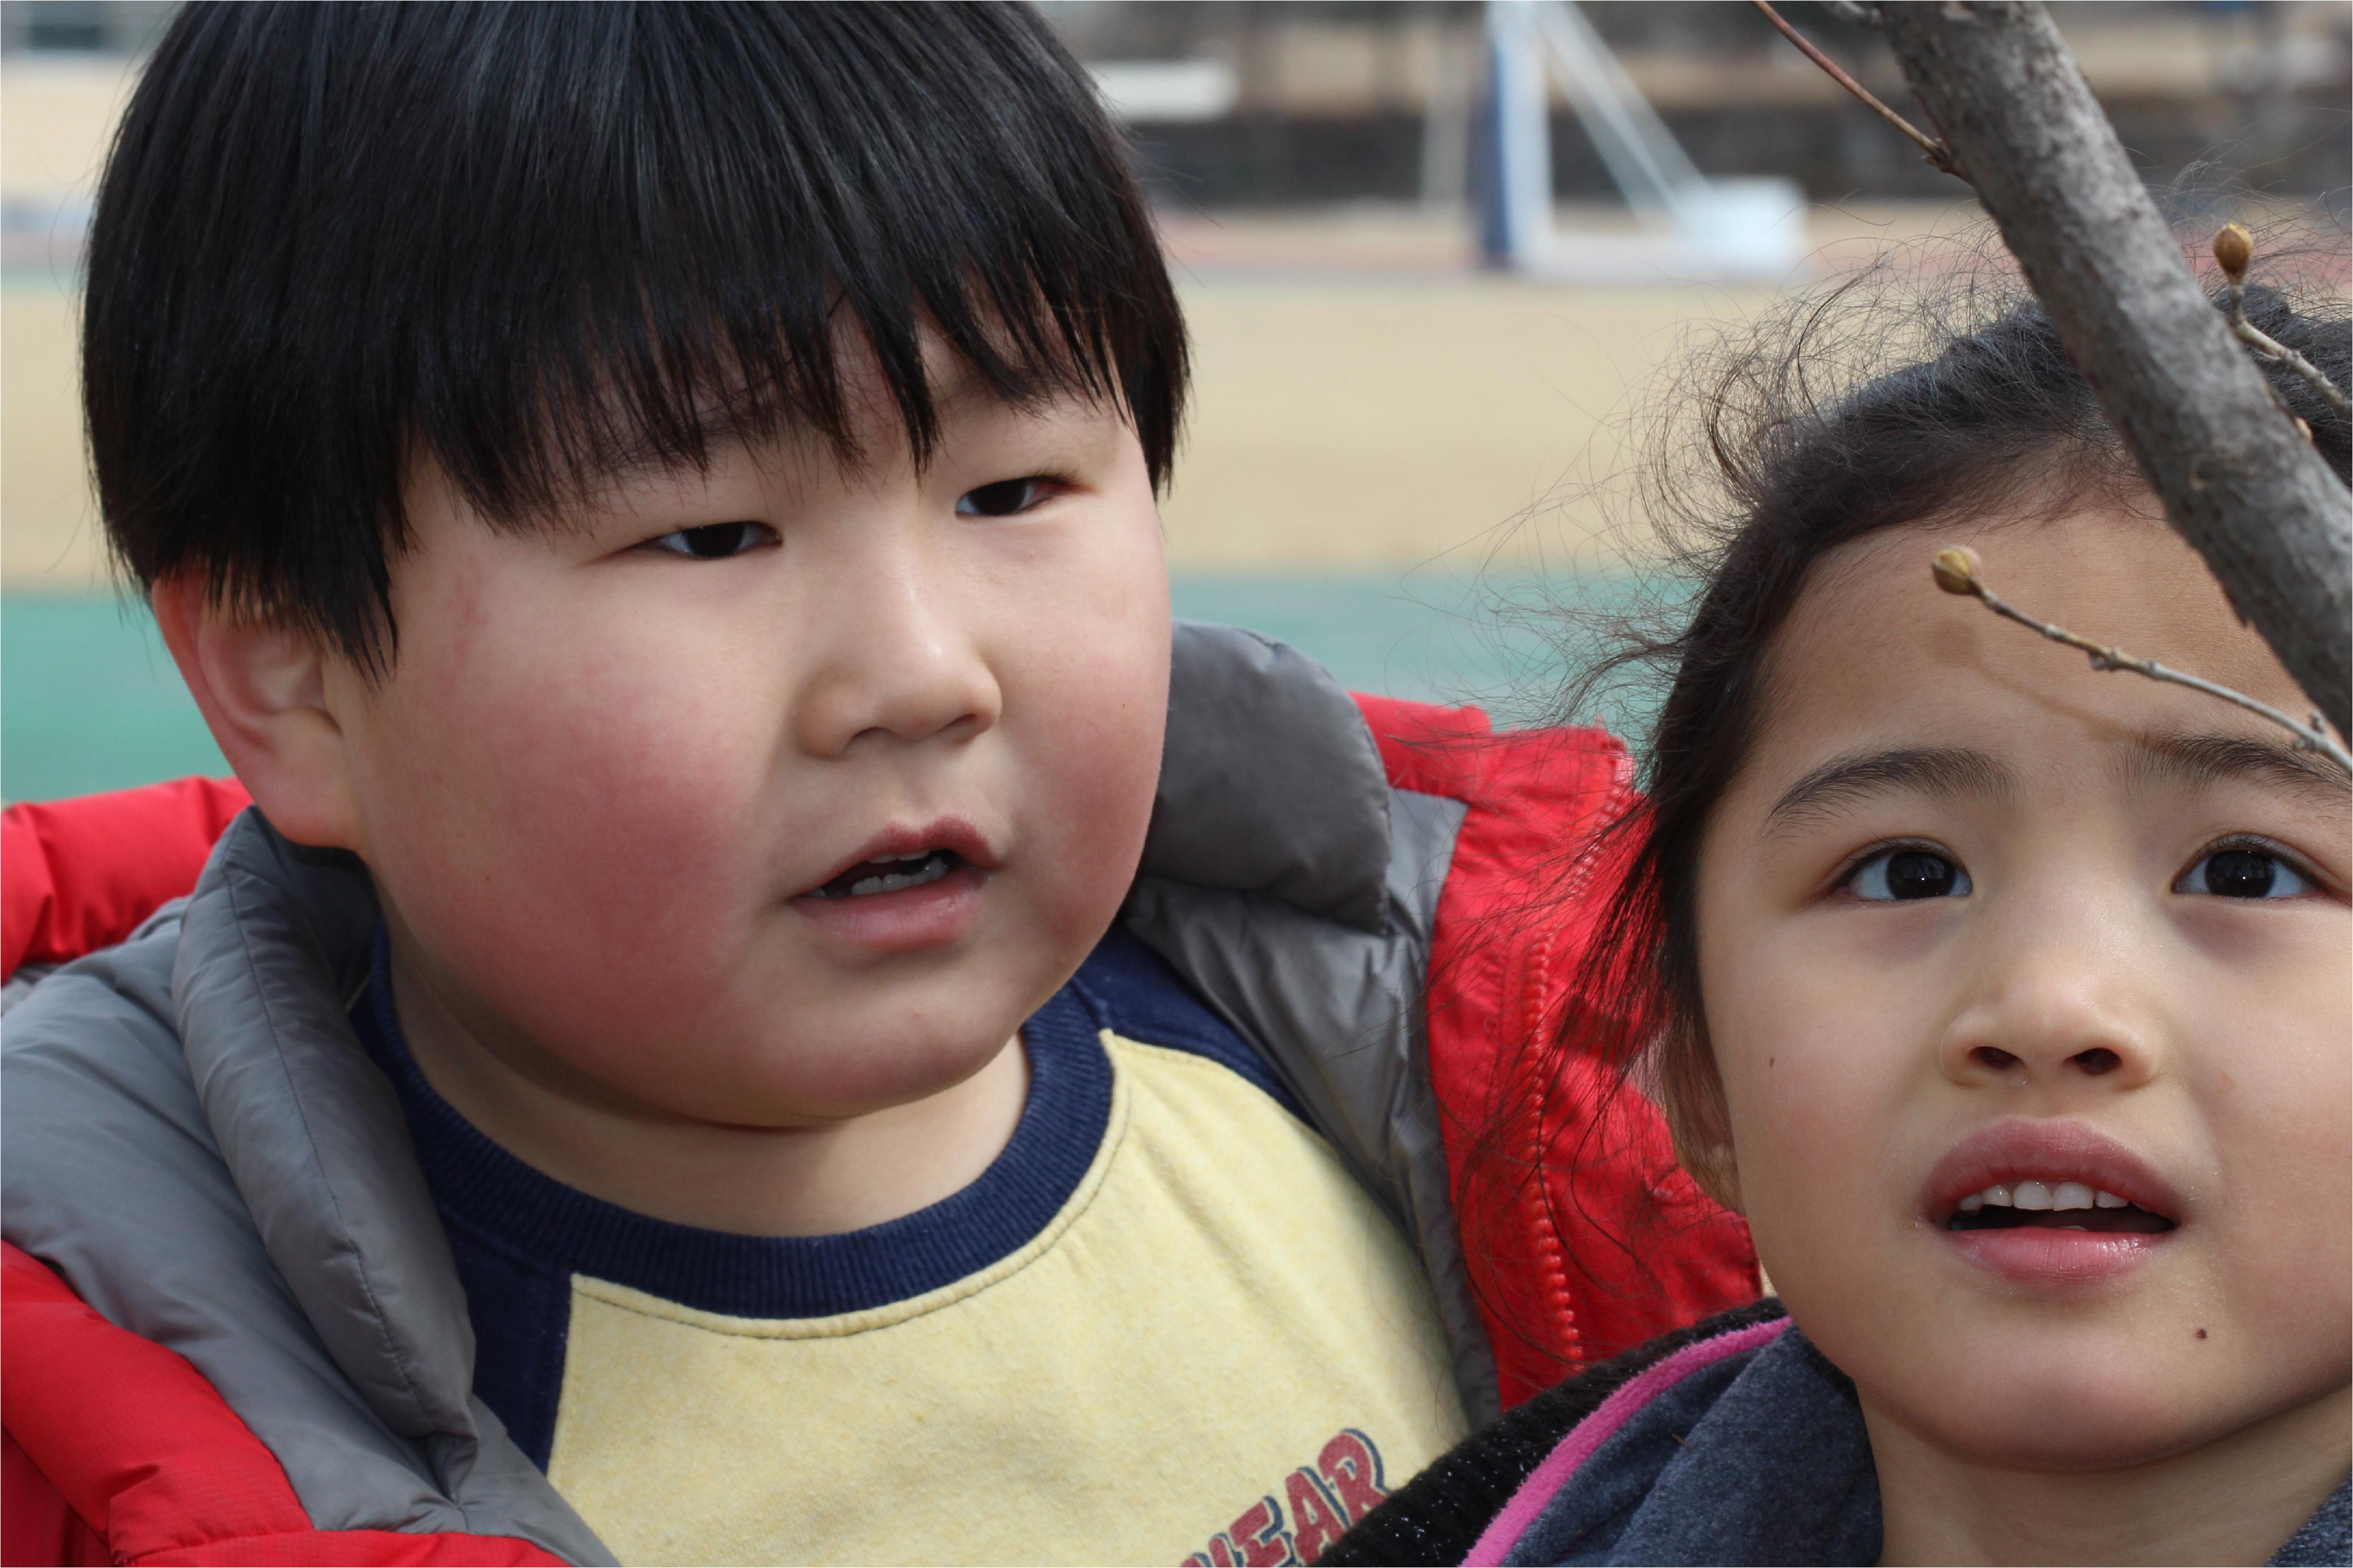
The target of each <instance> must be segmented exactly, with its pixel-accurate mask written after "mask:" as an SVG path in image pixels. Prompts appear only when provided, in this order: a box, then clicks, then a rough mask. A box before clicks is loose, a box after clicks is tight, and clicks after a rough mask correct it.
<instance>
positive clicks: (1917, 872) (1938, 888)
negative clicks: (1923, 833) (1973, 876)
mask: <svg viewBox="0 0 2353 1568" xmlns="http://www.w3.org/2000/svg"><path fill="white" fill-rule="evenodd" d="M1846 886H1847V890H1848V891H1849V892H1852V894H1853V895H1854V896H1855V897H1856V898H1858V899H1870V900H1874V901H1878V902H1884V901H1886V900H1891V899H1957V898H1960V897H1962V896H1963V895H1965V894H1966V893H1968V890H1969V874H1968V872H1967V871H1964V870H1962V869H1961V868H1960V866H1959V864H1958V863H1957V862H1956V861H1953V860H1950V859H1947V858H1945V857H1944V856H1942V855H1939V854H1937V853H1936V851H1935V850H1933V849H1883V850H1882V851H1880V852H1879V853H1878V854H1876V855H1873V857H1872V858H1870V859H1868V860H1865V861H1864V862H1863V863H1862V865H1860V866H1857V867H1856V868H1854V869H1853V870H1852V872H1850V873H1849V874H1848V876H1847V879H1846Z"/></svg>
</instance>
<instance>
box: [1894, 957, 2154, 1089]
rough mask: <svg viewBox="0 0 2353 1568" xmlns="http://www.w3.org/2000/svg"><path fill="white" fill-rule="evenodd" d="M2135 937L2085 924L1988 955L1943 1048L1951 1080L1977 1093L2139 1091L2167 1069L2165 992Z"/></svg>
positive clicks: (1941, 1057) (1941, 1058)
mask: <svg viewBox="0 0 2353 1568" xmlns="http://www.w3.org/2000/svg"><path fill="white" fill-rule="evenodd" d="M2136 963H2137V954H2136V952H2135V951H2134V946H2133V944H2132V942H2130V940H2129V937H2128V934H2127V933H2126V932H2124V931H2118V930H2116V929H2114V928H2113V927H2110V928H2106V929H2101V928H2099V927H2097V926H2094V927H2092V928H2090V929H2086V928H2084V927H2083V926H2078V927H2077V928H2076V929H2075V930H2074V931H2073V934H2072V935H2070V936H2058V935H2055V934H2053V933H2052V932H2050V931H2048V930H2047V929H2046V930H2045V931H2042V932H2039V933H2031V934H2030V933H2018V940H2016V941H2014V942H2004V943H2002V944H2000V952H1989V953H1986V954H1984V955H1982V962H1981V964H1980V965H1978V966H1976V967H1977V973H1975V974H1973V975H1972V976H1971V977H1970V979H1969V981H1968V984H1969V988H1970V991H1971V992H1972V993H1973V994H1972V995H1971V996H1970V998H1969V1000H1968V1004H1967V1005H1965V1006H1964V1007H1963V1008H1962V1010H1961V1011H1960V1013H1959V1014H1958V1015H1957V1016H1955V1018H1954V1019H1953V1021H1952V1024H1951V1026H1949V1027H1948V1028H1947V1030H1946V1032H1945V1037H1944V1038H1943V1039H1942V1040H1941V1041H1940V1042H1939V1045H1938V1050H1937V1062H1938V1066H1939V1068H1941V1069H1942V1070H1943V1072H1944V1075H1945V1076H1946V1078H1947V1079H1950V1080H1951V1081H1953V1082H1954V1083H1957V1084H1961V1085H1964V1086H1968V1087H1980V1086H1991V1085H2009V1086H2012V1087H2025V1086H2030V1085H2032V1086H2042V1087H2062V1086H2065V1087H2077V1088H2094V1087H2096V1088H2098V1089H2105V1090H2116V1089H2130V1088H2136V1087H2137V1086H2139V1085H2141V1084H2144V1083H2146V1082H2147V1081H2148V1080H2149V1079H2151V1078H2152V1077H2153V1076H2155V1074H2156V1072H2157V1070H2158V1065H2159V1063H2158V1058H2159V1050H2158V1040H2159V1029H2158V1023H2157V1019H2156V1016H2155V1013H2154V1010H2153V1009H2152V1007H2151V1005H2150V1000H2149V999H2150V997H2151V996H2152V994H2155V993H2156V992H2157V991H2158V989H2159V988H2157V987H2151V986H2150V985H2148V984H2147V976H2145V975H2138V974H2136V973H2134V972H2133V971H2134V969H2135V967H2136Z"/></svg>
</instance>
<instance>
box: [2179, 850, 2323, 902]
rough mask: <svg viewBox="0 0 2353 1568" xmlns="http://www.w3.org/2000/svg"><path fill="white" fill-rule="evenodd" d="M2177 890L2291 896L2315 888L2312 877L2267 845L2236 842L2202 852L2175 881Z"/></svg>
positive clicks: (2238, 896) (2239, 895)
mask: <svg viewBox="0 0 2353 1568" xmlns="http://www.w3.org/2000/svg"><path fill="white" fill-rule="evenodd" d="M2173 890H2174V891H2175V892H2177V893H2210V894H2211V895H2213V896H2214V897H2216V898H2221V899H2292V898H2295V896H2296V895H2297V894H2299V893H2309V892H2311V891H2312V890H2313V884H2312V879H2311V878H2309V877H2307V876H2306V875H2305V874H2304V873H2303V872H2301V871H2299V870H2297V869H2296V868H2295V867H2293V866H2291V865H2289V864H2288V863H2287V862H2286V861H2285V860H2284V859H2283V858H2280V857H2279V856H2277V855H2274V854H2273V853H2272V852H2271V851H2270V850H2268V849H2259V848H2256V847H2253V846H2251V845H2234V846H2232V847H2230V848H2226V849H2217V850H2214V851H2212V852H2211V853H2210V854H2206V855H2202V856H2200V857H2199V858H2198V859H2196V860H2195V861H2192V862H2191V863H2190V867H2189V869H2188V870H2187V871H2184V872H2183V873H2181V879H2180V880H2179V881H2178V882H2176V883H2174V884H2173Z"/></svg>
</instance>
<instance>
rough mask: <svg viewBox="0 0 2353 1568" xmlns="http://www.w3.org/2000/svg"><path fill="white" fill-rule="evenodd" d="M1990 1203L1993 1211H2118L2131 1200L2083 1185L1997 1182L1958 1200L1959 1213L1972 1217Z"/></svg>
mask: <svg viewBox="0 0 2353 1568" xmlns="http://www.w3.org/2000/svg"><path fill="white" fill-rule="evenodd" d="M1988 1204H1991V1205H1994V1207H1996V1208H2021V1209H2089V1208H2103V1209H2121V1208H2130V1207H2131V1206H2132V1204H2131V1200H2129V1199H2126V1198H2120V1197H2118V1196H2116V1194H2114V1193H2104V1192H2101V1191H2099V1190H2097V1189H2096V1188H2094V1187H2092V1186H2090V1185H2088V1184H2085V1183H2083V1182H2059V1183H2055V1184H2046V1183H2042V1182H2020V1183H2018V1184H2016V1185H2015V1186H2012V1185H2010V1184H2004V1183H2000V1182H1997V1183H1996V1184H1993V1185H1992V1186H1990V1187H1988V1188H1986V1189H1985V1191H1983V1192H1981V1193H1971V1194H1969V1195H1968V1197H1965V1198H1963V1199H1962V1200H1961V1205H1960V1206H1961V1212H1962V1213H1963V1214H1975V1213H1977V1212H1978V1210H1979V1209H1981V1208H1983V1207H1985V1206H1986V1205H1988Z"/></svg>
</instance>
